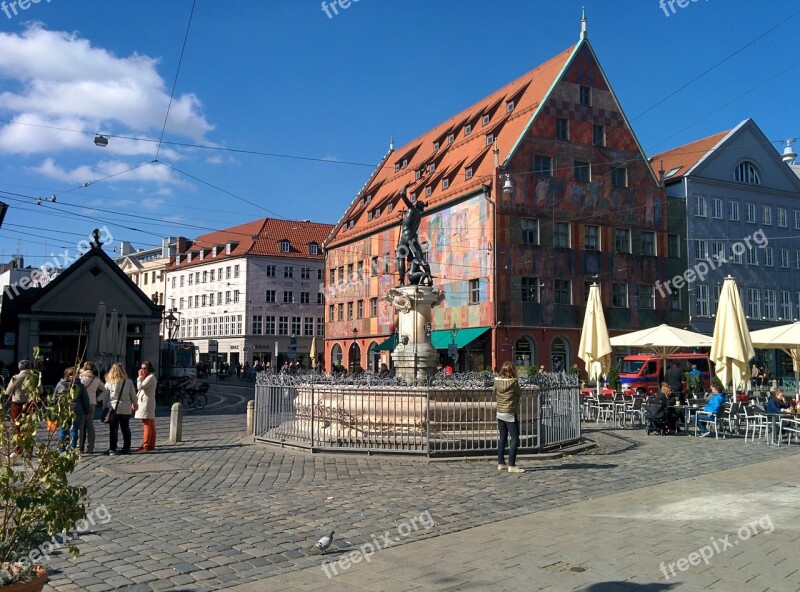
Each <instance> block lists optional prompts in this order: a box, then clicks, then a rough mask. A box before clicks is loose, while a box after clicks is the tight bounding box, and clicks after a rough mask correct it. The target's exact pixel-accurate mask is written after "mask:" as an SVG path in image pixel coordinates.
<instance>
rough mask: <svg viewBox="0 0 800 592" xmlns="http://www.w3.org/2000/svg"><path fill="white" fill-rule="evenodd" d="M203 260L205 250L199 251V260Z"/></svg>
mask: <svg viewBox="0 0 800 592" xmlns="http://www.w3.org/2000/svg"><path fill="white" fill-rule="evenodd" d="M205 258H206V250H205V249H200V260H201V261H202V260H203V259H205Z"/></svg>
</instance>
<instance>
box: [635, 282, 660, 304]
mask: <svg viewBox="0 0 800 592" xmlns="http://www.w3.org/2000/svg"><path fill="white" fill-rule="evenodd" d="M655 307H656V295H655V288H654V287H653V285H652V284H645V285H643V286H639V309H640V310H644V309H646V310H653V309H654V308H655Z"/></svg>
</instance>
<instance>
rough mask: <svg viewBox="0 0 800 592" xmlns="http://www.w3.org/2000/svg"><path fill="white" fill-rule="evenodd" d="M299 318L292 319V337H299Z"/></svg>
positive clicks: (300, 319)
mask: <svg viewBox="0 0 800 592" xmlns="http://www.w3.org/2000/svg"><path fill="white" fill-rule="evenodd" d="M302 320H303V319H302V318H301V317H292V335H300V322H301V321H302Z"/></svg>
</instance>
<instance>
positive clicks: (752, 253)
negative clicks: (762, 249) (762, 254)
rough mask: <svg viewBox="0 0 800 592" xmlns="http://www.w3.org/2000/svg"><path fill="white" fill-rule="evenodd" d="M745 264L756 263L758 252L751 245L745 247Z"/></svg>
mask: <svg viewBox="0 0 800 592" xmlns="http://www.w3.org/2000/svg"><path fill="white" fill-rule="evenodd" d="M747 264H748V265H758V252H757V251H756V249H755V247H753V246H752V245H751V246H750V248H748V249H747Z"/></svg>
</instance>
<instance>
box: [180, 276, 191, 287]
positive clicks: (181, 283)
mask: <svg viewBox="0 0 800 592" xmlns="http://www.w3.org/2000/svg"><path fill="white" fill-rule="evenodd" d="M191 277H192V276H191V275H190V276H189V279H191ZM180 285H181V288H183V276H181V279H180Z"/></svg>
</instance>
